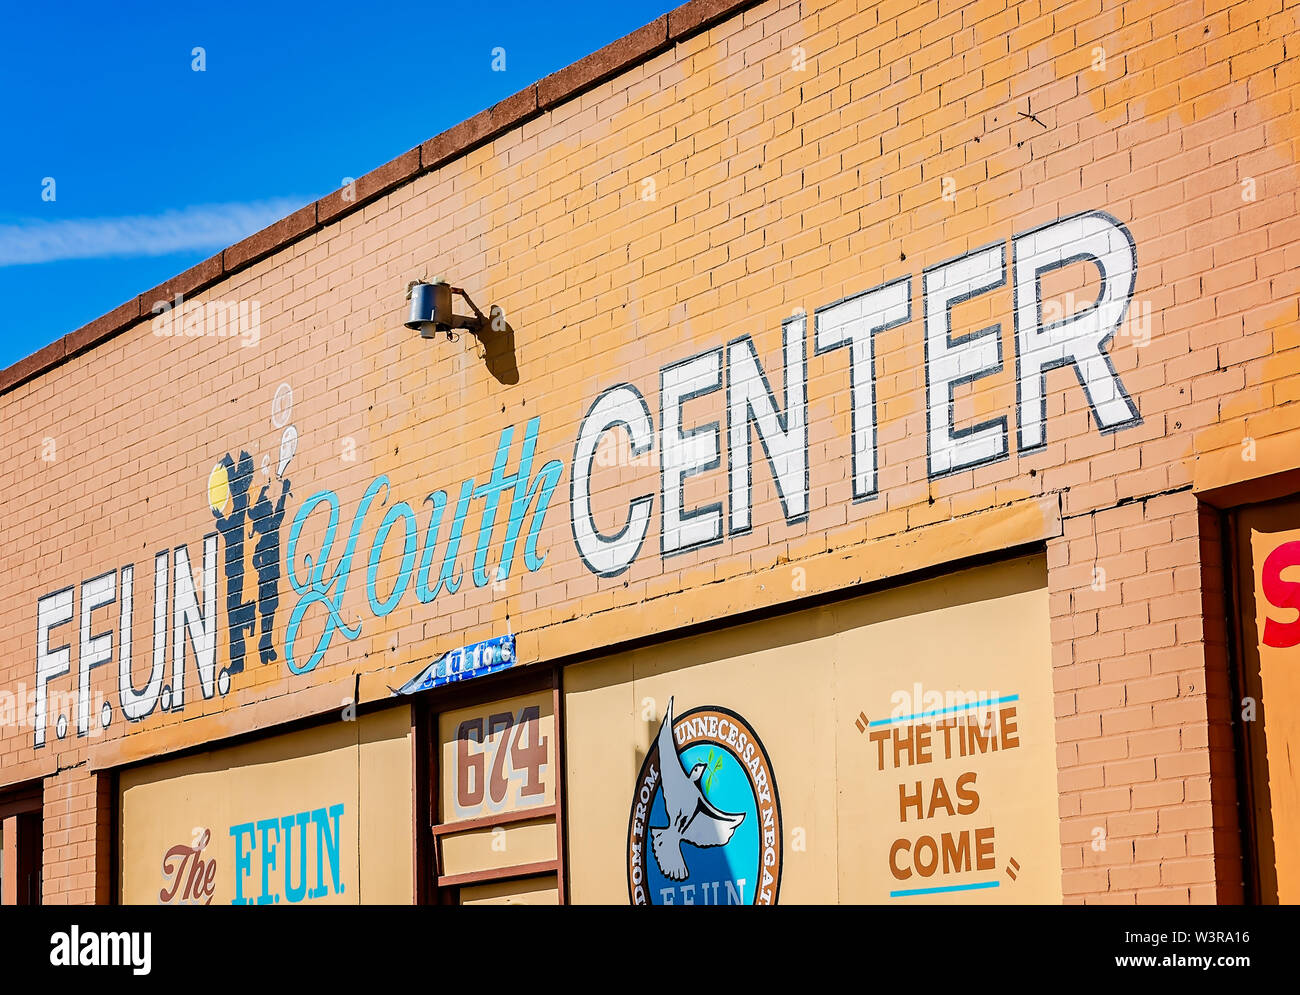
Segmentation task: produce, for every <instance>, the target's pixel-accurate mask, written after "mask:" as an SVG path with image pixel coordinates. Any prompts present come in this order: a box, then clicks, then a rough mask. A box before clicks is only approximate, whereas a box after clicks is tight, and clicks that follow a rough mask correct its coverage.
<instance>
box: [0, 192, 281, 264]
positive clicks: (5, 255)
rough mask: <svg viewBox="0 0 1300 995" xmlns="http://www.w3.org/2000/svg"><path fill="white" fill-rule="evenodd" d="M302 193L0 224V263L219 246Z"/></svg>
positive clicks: (262, 223) (268, 219) (273, 217)
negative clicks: (152, 212) (142, 212)
mask: <svg viewBox="0 0 1300 995" xmlns="http://www.w3.org/2000/svg"><path fill="white" fill-rule="evenodd" d="M304 203H307V200H306V198H303V199H298V198H290V197H281V198H277V199H275V200H264V201H254V202H251V203H246V204H201V205H196V206H194V207H187V208H184V209H183V210H179V211H167V212H165V213H163V214H157V215H136V216H131V217H123V218H81V219H69V220H66V221H40V220H34V219H33V220H25V221H19V222H16V223H12V224H0V266H14V265H21V264H23V263H48V262H55V261H57V260H61V259H105V258H126V257H130V256H164V255H168V254H169V253H172V252H192V251H194V250H207V249H212V250H216V249H221V248H225V247H226V246H228V245H233V244H234V243H235V242H238V241H239V240H240V239H241V238H246V237H247V236H249V235H251V234H253V232H256V231H261V230H262V229H263V228H265V227H266V226H267V225H269V224H271V223H272V222H275V221H279V220H280V219H281V218H283V217H285V216H287V215H289V214H292V213H293V212H294V211H296V210H298V208H300V207H302V206H303V204H304Z"/></svg>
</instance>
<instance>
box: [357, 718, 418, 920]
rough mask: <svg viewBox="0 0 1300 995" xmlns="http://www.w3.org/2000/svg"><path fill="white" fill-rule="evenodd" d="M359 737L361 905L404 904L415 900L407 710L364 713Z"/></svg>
mask: <svg viewBox="0 0 1300 995" xmlns="http://www.w3.org/2000/svg"><path fill="white" fill-rule="evenodd" d="M358 734H359V737H360V739H359V744H360V750H361V783H360V785H359V788H360V792H361V812H360V836H361V851H360V853H361V855H360V861H361V899H360V901H361V902H362V903H364V904H372V905H373V904H401V905H409V904H410V903H411V902H413V901H414V900H415V870H414V866H415V865H414V854H413V849H414V833H415V815H414V812H413V810H412V806H413V805H414V797H413V786H414V773H413V771H412V769H411V757H412V744H411V710H410V708H408V707H403V708H386V709H384V710H383V711H381V712H375V713H373V714H371V715H367V716H365V717H364V718H363V720H362V722H361V727H360V729H358Z"/></svg>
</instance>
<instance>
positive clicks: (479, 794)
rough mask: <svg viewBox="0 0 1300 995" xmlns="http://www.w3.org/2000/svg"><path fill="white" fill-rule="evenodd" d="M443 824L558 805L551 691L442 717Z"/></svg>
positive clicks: (441, 807) (458, 710)
mask: <svg viewBox="0 0 1300 995" xmlns="http://www.w3.org/2000/svg"><path fill="white" fill-rule="evenodd" d="M438 735H439V742H440V743H441V744H442V745H441V750H440V752H441V759H440V761H439V771H440V772H441V774H442V777H441V780H442V789H441V796H440V798H439V815H440V821H441V822H460V821H462V820H466V819H477V818H481V817H484V816H490V815H500V814H502V813H504V812H514V811H516V810H519V809H525V808H534V807H537V806H540V805H553V804H555V701H554V698H553V695H552V692H550V691H539V692H536V693H533V694H525V695H519V696H518V697H515V698H506V699H503V700H501V701H493V702H488V703H486V704H482V705H473V706H471V707H469V708H461V709H457V710H456V711H452V712H444V713H443V714H442V715H440V716H438Z"/></svg>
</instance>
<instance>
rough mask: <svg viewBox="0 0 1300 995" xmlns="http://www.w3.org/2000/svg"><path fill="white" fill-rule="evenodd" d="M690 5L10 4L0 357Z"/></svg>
mask: <svg viewBox="0 0 1300 995" xmlns="http://www.w3.org/2000/svg"><path fill="white" fill-rule="evenodd" d="M676 2H680V0H676ZM676 2H675V0H613V2H611V0H553V2H551V3H539V2H537V0H531V2H529V0H493V2H492V3H484V4H464V3H445V2H433V3H425V4H417V3H409V4H408V3H385V2H378V0H371V2H368V3H364V4H343V3H338V2H334V0H326V2H323V3H317V4H311V5H307V4H301V5H280V4H275V3H267V2H262V3H245V2H234V3H224V4H215V5H211V4H186V3H182V4H177V3H158V4H132V3H123V4H103V3H93V4H92V3H88V2H73V3H65V4H61V5H59V7H58V8H57V10H56V9H55V8H49V7H42V6H41V5H36V4H31V5H25V6H20V5H15V6H12V7H11V8H10V9H9V11H7V13H6V19H5V20H6V23H5V30H4V31H3V32H0V83H2V84H3V92H5V93H7V94H8V95H9V99H8V100H7V101H6V110H5V116H4V120H3V122H2V124H0V127H3V129H4V133H5V135H4V137H5V142H4V146H5V154H4V155H3V156H0V191H2V192H3V193H2V198H3V199H0V297H3V299H4V301H5V306H4V308H3V309H0V369H2V368H4V367H6V366H9V365H10V364H12V363H14V362H17V361H18V360H19V359H22V358H23V357H24V356H26V355H28V354H30V353H32V352H35V351H36V350H37V349H39V348H41V347H42V346H44V345H46V344H47V343H49V342H53V341H54V340H56V339H58V338H59V337H60V336H62V335H64V334H66V333H67V332H70V331H73V330H74V329H76V328H78V327H80V326H81V325H83V324H85V323H86V322H87V321H90V320H92V319H94V318H96V317H98V316H99V315H101V314H103V313H104V312H105V311H108V310H110V309H112V308H114V307H116V306H117V305H118V304H120V303H122V302H123V301H125V300H129V299H130V298H131V297H133V296H135V295H136V294H139V293H142V292H143V291H146V290H148V289H149V288H150V287H153V286H156V285H157V284H159V283H161V282H162V281H164V280H166V279H167V278H169V277H171V276H173V275H175V274H176V273H179V272H181V271H182V270H184V269H186V268H188V267H190V266H192V265H194V264H195V263H197V262H199V261H201V260H203V259H206V258H207V257H208V256H210V255H212V254H213V253H214V252H216V251H217V250H219V249H221V248H223V247H224V246H226V245H229V244H230V243H232V242H235V241H237V240H238V239H240V238H242V237H243V236H244V235H247V234H250V233H251V232H253V231H256V230H258V229H260V228H262V227H264V226H265V225H267V224H269V223H270V222H272V221H274V220H276V219H277V218H279V217H282V216H284V215H285V214H287V213H289V212H291V211H293V210H296V209H297V208H298V207H301V206H303V205H304V204H307V203H309V202H311V201H312V200H315V199H316V198H318V197H320V196H323V195H324V194H326V193H328V192H329V191H331V190H333V189H336V188H338V187H339V186H340V185H341V184H342V182H343V178H344V177H347V176H354V177H355V176H360V175H362V174H363V173H365V172H367V171H369V170H371V169H373V168H374V167H376V166H379V165H381V164H383V163H385V162H387V161H388V160H389V159H391V158H393V157H394V156H396V155H399V154H400V153H402V152H405V151H406V150H407V149H410V148H412V147H414V146H415V145H418V144H419V143H420V142H422V141H424V140H425V139H427V138H430V137H432V136H433V135H436V134H437V133H438V132H440V131H443V130H444V129H446V128H448V127H450V126H451V125H453V124H456V123H457V122H458V121H461V120H463V119H465V118H467V117H469V116H470V115H472V114H475V113H477V112H478V111H480V110H482V109H483V108H485V107H487V106H489V105H491V104H493V103H495V102H496V101H498V100H500V99H501V98H503V97H506V96H509V95H510V94H512V93H514V92H515V91H517V90H520V89H522V88H523V87H525V86H527V85H528V84H529V83H531V82H533V81H535V80H537V79H540V78H541V77H543V76H545V75H547V74H548V73H551V72H554V71H555V70H556V69H560V68H562V67H564V66H566V65H568V64H569V63H571V62H573V61H574V60H576V59H579V58H581V57H582V56H584V55H586V54H587V53H589V52H592V51H595V50H596V49H598V48H600V47H601V46H602V45H605V44H606V43H608V42H610V41H613V40H614V39H615V38H618V37H620V36H622V35H624V34H627V33H628V32H629V31H632V30H634V29H635V28H638V27H640V26H641V25H642V24H645V23H646V22H648V21H651V20H653V19H654V18H655V17H657V16H659V15H660V14H662V13H664V12H665V11H667V10H669V9H671V8H672V7H673V6H676ZM196 47H202V48H203V49H204V59H205V63H206V66H205V69H204V71H202V72H196V71H194V69H193V63H194V59H195V57H194V55H193V54H192V53H193V50H194V49H195V48H196ZM497 47H500V48H502V49H504V50H505V71H504V72H497V71H493V69H492V61H493V49H494V48H497ZM47 178H51V179H52V180H53V181H54V182H53V199H52V200H50V199H45V197H43V193H44V192H46V191H48V190H49V189H50V185H49V184H48V183H47V182H46V179H47ZM33 259H35V260H38V261H34V262H33V261H30V260H33Z"/></svg>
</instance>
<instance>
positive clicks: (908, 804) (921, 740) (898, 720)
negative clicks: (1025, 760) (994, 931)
mask: <svg viewBox="0 0 1300 995" xmlns="http://www.w3.org/2000/svg"><path fill="white" fill-rule="evenodd" d="M968 697H969V698H970V699H971V700H968V701H964V699H966V698H968ZM933 698H934V700H935V701H943V700H948V701H952V700H953V699H956V700H957V701H959V702H963V703H960V704H951V705H947V706H943V705H939V706H937V707H933V708H927V709H925V710H923V711H920V712H915V713H912V714H908V715H899V716H890V717H889V718H879V719H874V720H872V719H868V718H867V716H866V713H865V712H863V713H859V716H858V718H857V719H856V720H855V724H856V725H857V726H858V728H859V731H861V732H864V733H865V734H866V736H867V739H868V740H869V742H870V743H871V746H872V748H873V750H874V760H875V767H876V770H877V772H879V777H881V778H885V779H890V780H895V781H898V798H897V802H898V803H897V805H895V806H892V807H890V808H888V809H886V810H884V811H882V812H881V815H882V817H885V813H886V812H887V813H889V815H893V814H894V813H897V818H898V832H899V835H898V838H897V839H895V840H894V841H893V842H891V843H890V845H889V856H888V864H889V873H890V874H891V875H892V876H893V878H894V880H895V882H897V887H894V888H891V889H890V891H889V897H890V898H909V897H914V896H917V895H940V894H946V893H952V892H964V891H987V890H988V889H990V888H998V887H1001V886H1002V885H1004V884H1005V885H1010V884H1014V883H1015V881H1016V879H1017V871H1018V870H1019V868H1020V865H1019V863H1018V862H1017V861H1016V859H1015V858H1014V857H1007V859H1006V877H1005V878H1003V877H1002V875H1001V874H1000V873H999V867H998V857H997V853H996V826H994V825H991V824H989V823H991V822H992V821H993V820H992V818H991V817H989V816H988V815H987V814H986V812H985V811H982V810H981V807H980V803H981V798H980V790H981V784H980V768H981V767H983V766H984V760H983V758H984V756H985V755H987V754H992V753H997V752H999V751H1000V752H1002V753H1006V752H1007V751H1008V750H1014V749H1016V748H1018V747H1019V746H1020V733H1019V729H1018V727H1017V719H1016V702H1018V701H1019V699H1020V696H1019V695H1018V694H1010V695H1005V696H997V697H994V698H989V699H985V698H983V697H982V696H980V695H977V694H972V695H969V696H967V695H964V694H961V693H960V692H953V693H950V694H949V695H947V696H946V698H945V696H943V695H940V694H937V693H936V694H935V695H934V696H933ZM984 808H985V809H987V808H988V806H987V805H986V806H984ZM972 874H973V875H974V879H972Z"/></svg>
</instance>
